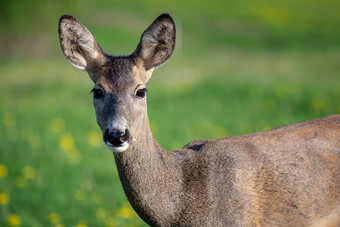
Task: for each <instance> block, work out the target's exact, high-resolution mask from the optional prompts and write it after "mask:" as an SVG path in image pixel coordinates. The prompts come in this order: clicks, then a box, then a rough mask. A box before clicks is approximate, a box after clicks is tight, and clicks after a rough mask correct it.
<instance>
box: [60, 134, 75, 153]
mask: <svg viewBox="0 0 340 227" xmlns="http://www.w3.org/2000/svg"><path fill="white" fill-rule="evenodd" d="M59 144H60V147H61V149H63V150H64V151H65V152H69V151H71V150H73V149H74V142H73V138H72V136H71V134H64V135H62V136H61V138H60V141H59Z"/></svg>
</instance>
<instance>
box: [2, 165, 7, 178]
mask: <svg viewBox="0 0 340 227" xmlns="http://www.w3.org/2000/svg"><path fill="white" fill-rule="evenodd" d="M7 173H8V169H7V166H5V165H4V164H0V177H7Z"/></svg>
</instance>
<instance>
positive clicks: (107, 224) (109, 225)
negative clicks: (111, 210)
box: [105, 218, 115, 227]
mask: <svg viewBox="0 0 340 227" xmlns="http://www.w3.org/2000/svg"><path fill="white" fill-rule="evenodd" d="M105 227H115V220H114V219H113V218H109V219H107V220H106V222H105Z"/></svg>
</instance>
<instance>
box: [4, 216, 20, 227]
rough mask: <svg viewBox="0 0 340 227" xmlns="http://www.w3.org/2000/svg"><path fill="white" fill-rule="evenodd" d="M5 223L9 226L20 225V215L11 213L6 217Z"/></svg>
mask: <svg viewBox="0 0 340 227" xmlns="http://www.w3.org/2000/svg"><path fill="white" fill-rule="evenodd" d="M7 223H8V225H9V226H11V227H14V226H19V225H20V217H19V216H18V215H16V214H11V215H9V216H8V218H7Z"/></svg>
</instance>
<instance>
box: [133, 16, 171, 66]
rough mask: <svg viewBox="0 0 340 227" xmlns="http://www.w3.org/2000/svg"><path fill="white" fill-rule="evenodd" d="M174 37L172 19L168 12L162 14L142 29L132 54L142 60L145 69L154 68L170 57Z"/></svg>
mask: <svg viewBox="0 0 340 227" xmlns="http://www.w3.org/2000/svg"><path fill="white" fill-rule="evenodd" d="M175 38H176V28H175V23H174V21H173V19H172V18H171V16H170V15H169V14H162V15H160V16H159V17H157V19H156V20H155V21H154V22H153V23H152V24H151V25H150V26H149V27H148V28H147V29H146V30H145V31H144V33H143V34H142V37H141V39H140V42H139V44H138V46H137V49H136V50H135V52H134V53H133V55H134V57H135V58H138V59H139V60H142V62H143V67H144V68H145V69H146V70H149V69H151V68H156V67H158V66H160V65H162V64H163V63H164V62H166V60H168V59H169V58H170V56H171V54H172V52H173V51H174V48H175ZM139 62H140V61H139Z"/></svg>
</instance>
